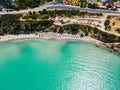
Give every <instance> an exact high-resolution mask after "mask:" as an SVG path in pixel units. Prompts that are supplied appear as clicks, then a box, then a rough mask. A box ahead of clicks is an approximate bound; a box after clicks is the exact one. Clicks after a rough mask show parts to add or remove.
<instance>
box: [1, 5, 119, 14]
mask: <svg viewBox="0 0 120 90" xmlns="http://www.w3.org/2000/svg"><path fill="white" fill-rule="evenodd" d="M43 9H48V10H49V9H64V10H69V9H76V10H78V9H79V10H81V11H88V12H97V13H107V14H116V15H120V12H118V11H108V10H102V9H90V8H80V7H79V6H71V5H50V4H48V5H43V6H40V7H37V8H33V9H25V10H20V11H11V12H3V11H2V12H0V15H5V14H20V13H27V12H30V11H31V12H33V11H42V10H43Z"/></svg>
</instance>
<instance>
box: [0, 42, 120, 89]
mask: <svg viewBox="0 0 120 90" xmlns="http://www.w3.org/2000/svg"><path fill="white" fill-rule="evenodd" d="M0 90H120V56H117V55H115V54H113V53H110V52H109V51H106V50H104V49H101V48H98V47H96V46H95V45H92V44H90V43H85V42H77V41H45V40H17V41H11V42H5V43H0Z"/></svg>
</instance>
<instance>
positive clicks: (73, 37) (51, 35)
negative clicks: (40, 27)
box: [0, 32, 102, 44]
mask: <svg viewBox="0 0 120 90" xmlns="http://www.w3.org/2000/svg"><path fill="white" fill-rule="evenodd" d="M19 39H44V40H49V39H54V40H80V41H85V42H94V43H97V44H99V43H102V42H101V41H99V40H96V39H93V38H91V37H88V36H84V37H80V35H79V34H77V35H72V34H67V33H64V34H59V33H53V32H48V33H37V34H19V35H4V36H0V42H6V41H10V40H19Z"/></svg>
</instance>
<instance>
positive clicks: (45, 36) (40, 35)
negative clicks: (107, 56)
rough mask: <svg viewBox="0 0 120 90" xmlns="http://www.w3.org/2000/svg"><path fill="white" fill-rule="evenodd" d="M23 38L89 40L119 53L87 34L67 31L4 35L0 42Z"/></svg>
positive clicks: (119, 53) (0, 37) (97, 45)
mask: <svg viewBox="0 0 120 90" xmlns="http://www.w3.org/2000/svg"><path fill="white" fill-rule="evenodd" d="M23 39H43V40H76V41H82V42H89V43H93V44H94V45H96V47H100V48H103V49H106V50H108V51H110V52H111V53H113V52H114V53H116V54H118V55H120V52H117V51H114V49H111V48H110V47H108V45H107V43H104V42H101V41H99V40H97V39H94V38H92V37H88V36H84V37H81V36H80V35H79V34H76V35H73V34H67V33H63V34H59V33H53V32H48V33H37V34H19V35H4V36H0V43H1V42H7V41H12V40H23Z"/></svg>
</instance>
